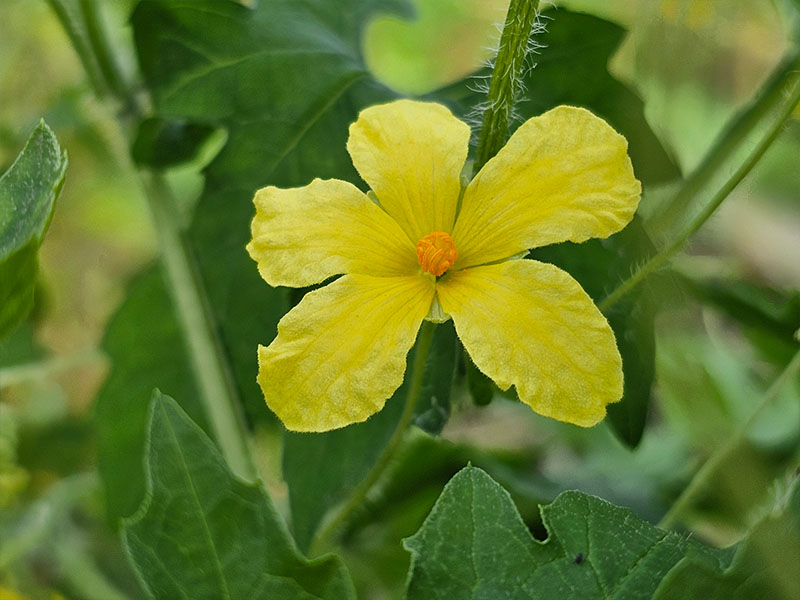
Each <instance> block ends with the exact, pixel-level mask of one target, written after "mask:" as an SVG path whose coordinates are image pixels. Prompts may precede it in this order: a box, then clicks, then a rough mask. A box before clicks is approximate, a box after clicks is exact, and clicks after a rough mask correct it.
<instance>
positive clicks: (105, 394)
mask: <svg viewBox="0 0 800 600" xmlns="http://www.w3.org/2000/svg"><path fill="white" fill-rule="evenodd" d="M103 349H104V350H105V352H106V353H107V354H108V356H109V358H110V359H111V367H112V368H111V373H110V375H109V377H108V379H107V380H106V382H105V384H104V385H103V388H102V389H101V390H100V394H99V396H98V398H97V404H96V406H95V423H96V427H97V438H98V440H97V441H98V446H99V457H98V462H99V465H98V467H99V470H100V476H101V478H102V481H103V485H104V488H105V493H106V508H107V510H108V515H109V518H110V519H111V521H112V522H116V520H117V519H118V518H119V517H122V516H127V515H130V514H132V513H133V512H134V511H135V510H136V508H137V507H138V506H139V504H140V503H141V501H142V498H143V497H144V493H145V477H144V469H143V466H142V460H141V456H142V452H143V451H144V439H145V431H146V429H147V406H148V400H149V399H150V396H151V394H152V390H153V386H158V387H159V388H160V389H163V390H165V391H168V392H169V393H170V394H175V395H176V396H177V397H179V398H181V399H182V407H183V409H184V410H185V411H186V412H188V413H189V414H190V415H191V417H192V419H193V420H194V421H195V422H196V423H198V424H200V425H201V426H202V427H204V428H206V420H205V414H204V412H203V409H202V407H201V406H200V403H199V401H198V400H197V390H196V387H195V384H194V381H193V379H192V377H191V372H192V371H191V367H190V366H189V363H188V361H187V358H186V348H185V345H184V340H183V337H182V336H181V332H180V329H179V328H178V324H177V322H176V321H175V318H174V316H173V307H172V303H171V301H170V297H169V295H168V294H167V291H166V289H165V287H164V280H163V278H162V273H161V269H160V268H151V269H149V270H148V271H147V272H146V273H145V274H144V275H141V276H140V277H139V278H138V279H137V280H136V281H134V282H133V284H132V285H131V286H130V289H129V291H128V297H127V299H126V300H125V302H124V303H123V304H122V306H121V307H120V308H119V310H118V311H117V313H116V315H115V316H114V318H113V319H112V320H111V323H110V324H109V326H108V329H107V331H106V335H105V339H104V340H103Z"/></svg>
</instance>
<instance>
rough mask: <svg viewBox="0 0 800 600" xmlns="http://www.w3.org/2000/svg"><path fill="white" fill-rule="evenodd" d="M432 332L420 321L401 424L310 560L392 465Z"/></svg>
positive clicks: (317, 543) (422, 373)
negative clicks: (420, 326) (420, 325)
mask: <svg viewBox="0 0 800 600" xmlns="http://www.w3.org/2000/svg"><path fill="white" fill-rule="evenodd" d="M435 328H436V325H435V324H434V323H432V322H430V321H423V323H422V328H421V329H420V332H419V336H418V338H417V348H416V351H415V354H414V362H413V363H412V365H411V374H410V376H409V377H410V379H409V385H408V393H407V394H406V403H405V406H404V407H403V414H402V415H400V420H399V421H398V423H397V427H396V428H395V430H394V433H393V434H392V437H391V438H390V439H389V442H388V443H387V444H386V446H385V447H384V448H383V451H382V452H381V455H380V456H379V457H378V460H377V461H376V462H375V465H374V466H373V467H372V469H370V471H369V473H367V476H366V477H364V479H363V480H362V481H361V483H359V484H358V486H356V488H355V489H354V490H353V493H352V494H351V495H350V498H349V499H348V500H347V503H345V504H344V505H343V506H342V508H341V509H340V510H339V511H338V512H337V513H336V515H334V517H333V518H331V520H330V521H328V523H327V525H326V526H325V527H324V528H323V529H321V530H320V531H319V532H318V533H317V535H316V536H315V537H314V541H313V542H312V544H311V555H312V556H313V555H314V554H320V553H321V552H322V551H324V550H325V549H326V548H327V546H328V545H329V544H330V542H331V538H332V537H333V536H334V535H336V534H337V533H338V531H339V529H341V527H342V526H343V525H345V524H346V523H347V522H348V521H349V520H350V518H351V517H352V515H353V514H354V513H355V512H357V511H358V510H359V509H360V508H361V507H362V506H363V505H364V500H366V498H367V495H368V494H369V491H370V490H371V489H372V487H373V486H374V485H375V484H376V483H377V482H378V480H379V479H380V478H381V476H382V475H383V474H384V472H385V471H386V468H387V467H388V466H389V465H390V464H391V462H392V458H394V456H395V453H396V452H397V450H398V449H399V448H400V446H401V444H402V443H403V440H404V439H405V434H406V430H407V429H408V426H409V425H410V424H411V421H412V420H413V418H414V410H415V409H416V407H417V402H418V401H419V395H420V392H421V391H422V380H423V378H424V376H425V363H426V362H427V360H428V352H429V350H430V348H431V342H432V341H433V331H434V329H435Z"/></svg>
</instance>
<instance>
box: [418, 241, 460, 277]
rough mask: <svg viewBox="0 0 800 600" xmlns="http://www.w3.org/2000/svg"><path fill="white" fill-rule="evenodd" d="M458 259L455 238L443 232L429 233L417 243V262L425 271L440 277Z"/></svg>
mask: <svg viewBox="0 0 800 600" xmlns="http://www.w3.org/2000/svg"><path fill="white" fill-rule="evenodd" d="M456 258H458V252H456V245H455V244H454V243H453V238H451V237H450V236H449V235H448V234H446V233H444V232H443V231H434V232H433V233H429V234H428V235H426V236H425V237H424V238H422V239H421V240H420V241H418V242H417V260H418V261H419V266H420V267H422V270H423V271H426V272H428V273H430V274H431V275H436V277H438V276H439V275H441V274H442V273H444V272H445V271H447V269H449V268H450V267H452V266H453V263H454V262H456Z"/></svg>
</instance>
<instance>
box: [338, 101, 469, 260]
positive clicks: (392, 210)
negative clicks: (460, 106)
mask: <svg viewBox="0 0 800 600" xmlns="http://www.w3.org/2000/svg"><path fill="white" fill-rule="evenodd" d="M469 136H470V130H469V126H467V125H466V123H462V122H461V121H459V120H458V119H456V118H455V117H454V116H453V115H452V113H451V112H450V111H449V110H448V109H447V108H445V107H444V106H442V105H441V104H434V103H430V102H416V101H413V100H398V101H396V102H391V103H389V104H382V105H378V106H371V107H369V108H367V109H365V110H363V111H361V114H359V115H358V120H357V121H356V122H355V123H353V124H352V125H351V126H350V138H349V139H348V140H347V151H348V152H350V156H351V157H352V159H353V164H354V165H355V167H356V169H357V170H358V172H359V173H360V174H361V177H362V178H363V179H364V181H366V182H367V183H368V184H369V186H370V188H372V191H373V192H375V194H376V195H377V197H378V200H379V201H380V203H381V206H383V208H384V209H386V212H388V213H389V214H390V215H392V217H394V219H395V220H396V221H397V222H398V223H399V224H400V227H402V228H403V231H405V232H406V234H407V235H408V237H409V239H410V240H411V241H412V242H413V243H414V244H416V243H417V240H419V239H420V238H422V237H423V236H426V235H428V234H429V233H431V232H433V231H444V232H447V233H449V232H450V231H451V230H452V228H453V221H454V219H455V215H456V205H457V204H458V196H459V193H460V191H461V181H460V176H461V169H462V168H463V166H464V161H465V160H466V158H467V150H468V148H467V146H468V143H469Z"/></svg>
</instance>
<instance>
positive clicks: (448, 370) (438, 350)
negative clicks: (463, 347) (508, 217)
mask: <svg viewBox="0 0 800 600" xmlns="http://www.w3.org/2000/svg"><path fill="white" fill-rule="evenodd" d="M455 339H456V338H455V329H454V328H453V326H452V323H446V324H444V325H441V326H439V327H437V328H436V330H435V331H434V336H433V342H432V343H431V349H430V354H429V355H428V362H427V363H426V365H425V375H424V379H423V383H422V391H421V392H420V399H419V403H418V404H417V416H416V421H415V422H416V424H417V425H418V426H420V427H422V428H423V429H425V430H426V431H428V432H429V433H434V434H435V433H439V431H441V428H442V427H444V424H445V422H446V421H447V417H448V416H449V413H450V389H451V387H452V386H451V383H452V380H453V374H454V372H455ZM413 360H414V351H413V350H412V351H411V352H410V353H409V356H408V360H407V364H408V365H411V364H412V362H413ZM407 388H408V382H407V381H406V382H404V383H403V385H402V386H401V387H400V388H399V389H398V390H397V391H396V392H395V393H394V395H393V396H392V397H391V398H390V399H389V400H388V401H387V403H386V406H385V407H384V409H383V410H382V411H380V412H379V413H378V414H376V415H374V416H372V417H370V418H369V419H368V420H367V421H365V422H363V423H357V424H355V425H350V426H349V427H345V428H343V429H338V430H335V431H330V432H327V433H310V434H309V433H294V432H290V431H289V432H286V434H285V437H284V447H283V476H284V479H285V480H286V483H287V484H288V486H289V506H290V508H291V514H292V530H293V533H294V536H295V539H296V540H297V544H298V545H299V546H300V548H302V549H304V550H305V549H308V547H309V545H310V544H311V541H312V539H313V536H314V533H315V532H316V530H317V527H318V526H319V524H320V522H321V521H322V519H323V517H324V516H325V513H326V512H327V511H328V510H329V509H330V508H332V507H333V506H335V505H336V504H338V503H339V502H341V501H343V500H344V499H346V498H347V497H348V496H349V495H350V493H351V492H352V491H353V489H355V487H356V486H357V485H358V484H359V483H360V482H361V480H362V479H364V477H365V476H366V474H367V473H368V472H369V470H370V469H371V468H372V466H373V465H374V464H375V461H376V460H377V459H378V457H379V456H380V453H381V449H382V448H383V447H384V446H385V445H386V443H387V442H388V441H389V438H391V437H392V434H393V433H394V431H395V429H396V428H397V422H398V420H399V419H400V415H401V413H402V412H403V404H404V403H405V397H406V393H407Z"/></svg>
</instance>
